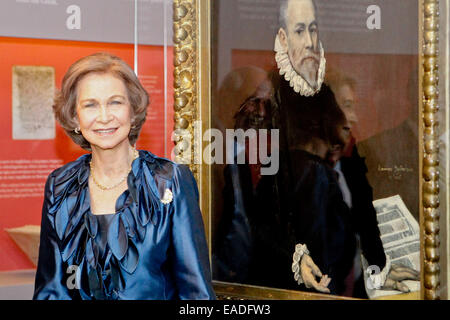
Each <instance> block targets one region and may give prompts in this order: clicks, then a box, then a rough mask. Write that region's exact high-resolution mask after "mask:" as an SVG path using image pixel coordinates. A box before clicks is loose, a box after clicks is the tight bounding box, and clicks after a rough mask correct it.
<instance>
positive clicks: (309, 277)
mask: <svg viewBox="0 0 450 320" xmlns="http://www.w3.org/2000/svg"><path fill="white" fill-rule="evenodd" d="M300 272H301V275H302V278H303V282H304V283H305V286H306V287H307V288H314V289H316V290H317V291H319V292H322V293H330V289H328V285H329V284H330V281H331V278H329V277H328V275H322V272H321V271H320V269H319V267H317V265H316V264H315V263H314V261H313V260H312V258H311V257H310V256H309V255H307V254H303V256H302V260H301V262H300ZM316 277H318V278H320V280H319V282H317V280H316Z"/></svg>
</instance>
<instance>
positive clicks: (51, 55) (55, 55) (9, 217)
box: [0, 37, 173, 271]
mask: <svg viewBox="0 0 450 320" xmlns="http://www.w3.org/2000/svg"><path fill="white" fill-rule="evenodd" d="M99 51H107V52H110V53H112V54H115V55H117V56H119V57H121V58H122V59H124V60H125V61H126V62H127V63H128V64H129V65H130V66H132V67H133V64H134V46H133V45H129V44H108V43H93V42H76V41H58V40H38V39H21V38H2V37H0V52H1V53H2V54H1V55H2V59H1V60H2V61H1V63H0V113H1V116H0V146H1V147H0V160H20V159H24V160H33V159H61V160H62V161H63V162H64V163H67V162H69V161H72V160H75V159H76V158H78V157H79V156H81V155H82V154H84V153H86V152H85V151H84V150H82V149H81V148H80V147H78V146H77V145H75V144H74V143H73V142H72V141H71V140H70V138H68V137H67V135H66V134H65V132H64V131H63V130H62V128H61V127H59V125H57V127H56V138H55V139H54V140H13V139H12V67H13V65H23V66H52V67H54V69H55V87H56V88H59V86H60V84H61V80H62V77H63V76H64V73H65V72H66V70H67V69H68V67H69V66H70V65H71V64H72V63H73V62H75V61H76V60H78V59H79V58H81V57H83V56H86V55H89V54H92V53H95V52H99ZM167 54H168V55H167V59H166V62H167V66H168V70H167V76H168V79H167V87H168V88H169V89H167V90H165V88H164V49H163V47H160V46H139V50H138V66H139V67H138V69H139V70H138V74H139V76H140V77H142V82H143V84H144V86H145V87H146V89H147V91H148V92H149V94H150V97H151V106H150V110H149V116H148V120H147V122H146V123H145V125H144V128H143V131H142V133H141V139H140V140H138V148H139V149H146V150H149V151H151V152H153V153H155V154H156V155H159V156H165V157H168V156H169V155H170V151H171V149H172V147H171V145H172V142H171V141H170V136H171V132H172V128H173V111H172V110H173V107H172V105H173V71H172V70H173V67H172V49H171V48H169V49H168V52H167ZM165 97H166V99H167V122H166V126H164V124H165V122H164V100H165ZM165 127H166V128H167V137H168V141H167V145H168V147H167V154H165V153H164V128H165ZM10 182H11V181H8V180H0V184H1V183H3V184H8V183H10ZM21 182H23V180H21ZM25 182H42V183H45V179H30V180H26V181H25ZM42 195H43V190H42ZM42 201H43V196H35V197H30V198H9V199H8V198H0V271H4V270H16V269H28V268H33V264H32V263H31V262H30V261H29V260H28V258H27V257H26V255H25V254H24V253H23V252H22V251H21V250H20V249H19V247H18V246H17V245H16V244H15V243H14V242H13V241H12V239H11V238H10V237H9V235H8V234H7V233H6V231H5V230H4V229H5V228H15V227H20V226H23V225H26V224H37V225H40V220H41V207H42Z"/></svg>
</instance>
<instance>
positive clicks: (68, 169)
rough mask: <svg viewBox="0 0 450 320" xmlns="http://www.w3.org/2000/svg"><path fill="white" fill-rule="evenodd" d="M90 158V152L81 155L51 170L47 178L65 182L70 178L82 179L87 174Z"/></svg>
mask: <svg viewBox="0 0 450 320" xmlns="http://www.w3.org/2000/svg"><path fill="white" fill-rule="evenodd" d="M90 159H91V154H85V155H82V156H81V157H79V158H78V159H76V160H74V161H71V162H68V163H66V164H65V165H63V166H61V167H59V168H57V169H55V170H53V171H52V172H51V173H50V175H49V179H51V180H52V181H54V182H67V181H68V180H71V179H78V180H83V179H84V178H86V177H87V176H88V175H89V172H88V170H87V169H88V167H89V161H90ZM83 173H84V174H83ZM85 176H86V177H85Z"/></svg>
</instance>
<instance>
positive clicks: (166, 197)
mask: <svg viewBox="0 0 450 320" xmlns="http://www.w3.org/2000/svg"><path fill="white" fill-rule="evenodd" d="M172 200H173V194H172V191H170V189H166V191H164V196H163V198H162V199H161V202H162V203H163V204H169V203H171V202H172Z"/></svg>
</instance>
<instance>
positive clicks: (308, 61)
mask: <svg viewBox="0 0 450 320" xmlns="http://www.w3.org/2000/svg"><path fill="white" fill-rule="evenodd" d="M319 60H320V56H318V55H316V57H307V58H304V59H302V61H301V62H300V66H299V67H295V68H294V69H295V71H297V73H298V74H299V75H300V76H301V77H302V78H303V79H305V81H306V82H308V84H309V85H310V86H311V88H313V89H317V73H318V72H319V65H320V64H319ZM291 63H292V61H291Z"/></svg>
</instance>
